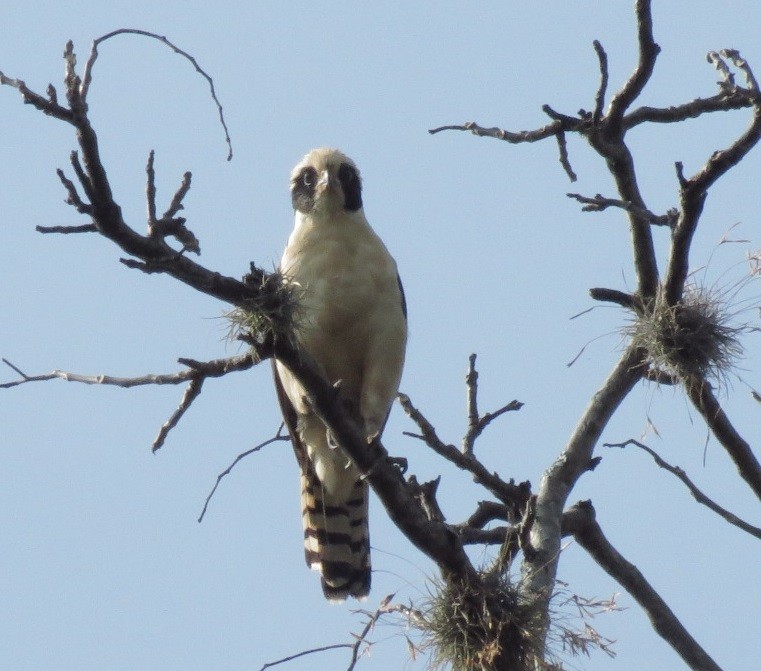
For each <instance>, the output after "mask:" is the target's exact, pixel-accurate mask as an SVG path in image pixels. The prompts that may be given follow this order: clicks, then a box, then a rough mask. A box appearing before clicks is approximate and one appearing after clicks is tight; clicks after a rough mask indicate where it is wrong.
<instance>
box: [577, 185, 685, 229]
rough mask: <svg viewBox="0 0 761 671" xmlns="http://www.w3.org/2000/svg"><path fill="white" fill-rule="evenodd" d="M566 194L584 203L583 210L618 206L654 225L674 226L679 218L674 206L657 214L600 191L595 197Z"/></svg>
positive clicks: (601, 209)
mask: <svg viewBox="0 0 761 671" xmlns="http://www.w3.org/2000/svg"><path fill="white" fill-rule="evenodd" d="M565 195H566V196H568V197H569V198H573V199H574V200H577V201H578V202H580V203H582V204H583V205H584V207H582V208H581V211H582V212H603V211H604V210H606V209H608V208H609V207H618V208H621V209H622V210H626V211H627V212H632V213H633V214H636V215H637V216H639V217H641V218H642V219H646V220H647V221H649V222H650V223H651V224H652V225H653V226H669V227H673V226H674V225H675V224H676V222H677V219H678V218H679V212H678V210H676V209H673V208H672V209H670V210H669V211H668V212H667V213H666V214H655V213H653V212H650V210H648V209H646V208H642V207H637V206H636V205H634V203H631V202H628V201H625V200H620V199H618V198H605V197H604V196H602V195H601V194H599V193H598V194H597V195H595V196H594V197H589V196H582V195H581V194H580V193H567V194H565Z"/></svg>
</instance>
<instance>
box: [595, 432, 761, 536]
mask: <svg viewBox="0 0 761 671" xmlns="http://www.w3.org/2000/svg"><path fill="white" fill-rule="evenodd" d="M627 445H635V446H636V447H639V448H640V449H641V450H644V451H645V452H647V453H648V454H649V455H650V456H651V457H652V458H653V460H654V461H655V463H656V464H658V466H659V467H660V468H663V469H664V470H667V471H668V472H669V473H672V474H673V475H675V476H676V477H677V478H679V479H680V480H681V481H682V482H683V483H684V484H685V485H686V486H687V489H689V490H690V494H692V496H693V497H694V498H695V500H696V501H697V502H698V503H702V504H703V505H704V506H706V507H707V508H709V509H711V510H713V512H715V513H716V514H717V515H719V516H720V517H723V518H724V519H725V520H726V521H727V522H729V523H730V524H733V525H734V526H736V527H738V528H739V529H742V530H743V531H746V532H747V533H749V534H751V536H755V537H756V538H761V529H759V528H758V527H755V526H753V525H752V524H748V523H747V522H746V521H744V520H742V519H741V518H739V517H738V516H737V515H735V514H734V513H731V512H729V511H728V510H727V509H726V508H723V507H722V506H720V505H719V504H718V503H716V502H715V501H713V500H712V499H711V498H709V497H708V496H706V495H705V494H704V493H703V492H702V491H701V490H700V489H698V487H697V486H696V485H695V483H694V482H693V481H692V480H691V479H690V477H689V476H688V475H687V473H685V472H684V470H682V469H681V468H679V467H678V466H672V465H671V464H669V463H668V462H667V461H665V460H664V459H663V458H662V457H661V456H660V455H659V454H658V453H657V452H656V451H655V450H653V449H651V448H649V447H648V446H647V445H645V444H643V443H640V442H639V441H638V440H634V438H629V439H628V440H625V441H624V442H622V443H603V447H620V448H624V447H626V446H627Z"/></svg>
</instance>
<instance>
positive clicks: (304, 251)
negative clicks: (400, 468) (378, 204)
mask: <svg viewBox="0 0 761 671" xmlns="http://www.w3.org/2000/svg"><path fill="white" fill-rule="evenodd" d="M291 196H292V199H293V205H294V209H295V219H296V221H295V227H294V230H293V232H292V233H291V235H290V237H289V239H288V244H287V245H286V248H285V251H284V253H283V257H282V260H281V263H280V271H281V272H282V274H283V276H284V277H285V278H286V281H288V282H294V283H298V285H299V287H300V295H301V310H300V312H299V315H300V318H299V323H298V324H297V338H298V343H299V346H300V347H301V348H303V349H304V350H306V351H307V352H308V353H309V354H310V355H311V356H312V358H313V359H314V360H315V362H316V363H317V365H318V366H319V367H320V369H321V371H322V373H323V374H324V376H325V377H326V379H327V380H328V381H329V382H330V383H331V384H336V383H339V385H340V386H339V395H340V397H341V398H343V399H345V400H346V401H348V402H349V403H351V404H353V405H354V407H356V408H357V409H358V410H359V413H360V415H361V417H362V419H363V421H364V424H365V432H366V434H367V439H368V441H371V440H373V439H374V438H376V437H379V436H380V434H381V432H382V431H383V427H384V425H385V423H386V419H387V417H388V414H389V411H390V409H391V405H392V403H393V401H394V398H395V396H396V393H397V390H398V387H399V380H400V378H401V374H402V367H403V364H404V352H405V345H406V339H407V323H406V307H405V303H404V294H403V291H402V286H401V283H400V282H399V276H398V273H397V269H396V263H395V262H394V259H393V258H392V257H391V255H390V254H389V252H388V250H387V249H386V247H385V245H384V244H383V242H382V241H381V239H380V238H379V237H378V236H377V235H376V233H375V232H374V231H373V229H372V228H371V227H370V225H369V224H368V222H367V219H366V218H365V214H364V210H363V208H362V191H361V181H360V176H359V171H358V170H357V167H356V166H355V165H354V163H353V161H351V159H349V158H348V157H347V156H345V155H344V154H342V153H341V152H340V151H337V150H335V149H315V150H313V151H311V152H309V153H308V154H307V155H306V156H305V157H304V158H303V159H302V160H301V162H300V163H299V164H298V165H297V166H296V167H295V168H294V170H293V172H292V174H291ZM274 370H275V382H276V387H277V390H278V397H279V399H280V404H281V407H282V410H283V416H284V417H285V420H286V424H287V425H288V429H289V432H290V434H291V439H292V441H293V445H294V449H295V451H296V456H297V458H298V461H299V465H300V467H301V504H302V519H303V524H304V548H305V553H306V560H307V564H308V565H309V566H310V567H311V568H313V569H315V570H319V571H320V572H321V577H322V587H323V591H324V593H325V596H326V597H327V598H329V599H331V600H334V601H343V600H344V599H345V598H346V597H347V596H354V597H356V598H359V599H361V598H364V597H366V596H367V594H368V592H369V590H370V537H369V530H368V523H367V503H368V493H369V492H368V486H367V483H366V482H365V481H363V480H362V479H361V478H360V473H359V471H358V469H357V468H356V466H355V465H354V464H353V462H352V461H351V460H350V459H349V458H348V456H347V455H346V454H345V453H344V452H343V450H342V449H341V447H340V445H334V444H333V442H332V440H331V438H330V436H329V435H328V432H327V429H326V427H325V425H324V424H323V423H322V422H321V421H320V419H318V418H317V417H316V416H315V415H314V414H313V413H312V412H311V409H310V408H309V407H308V405H307V404H306V403H305V401H304V398H305V394H304V391H303V389H302V388H301V386H300V385H299V383H298V382H297V381H296V380H295V379H294V378H293V376H292V375H291V374H290V373H289V371H288V370H287V369H286V368H285V367H284V366H282V365H281V364H280V363H276V364H275V367H274Z"/></svg>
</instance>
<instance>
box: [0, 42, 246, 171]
mask: <svg viewBox="0 0 761 671" xmlns="http://www.w3.org/2000/svg"><path fill="white" fill-rule="evenodd" d="M117 35H141V36H143V37H149V38H151V39H154V40H158V41H159V42H161V43H162V44H165V45H166V46H168V47H169V48H170V49H171V50H172V51H174V53H176V54H179V55H180V56H182V57H183V58H184V59H186V60H187V61H189V62H190V63H191V65H192V66H193V67H194V68H195V70H196V72H197V73H198V74H200V75H201V76H202V77H203V78H204V79H205V80H206V81H207V82H208V84H209V92H210V94H211V98H212V100H213V101H214V103H215V104H216V106H217V111H218V113H219V123H220V124H221V126H222V129H223V130H224V132H225V142H226V143H227V150H228V151H227V160H228V161H231V160H232V158H233V145H232V141H231V140H230V132H229V131H228V129H227V123H226V122H225V115H224V112H223V110H222V104H221V103H220V102H219V98H218V97H217V91H216V88H215V87H214V80H213V79H212V78H211V77H210V76H209V75H208V74H207V73H206V71H205V70H204V69H203V68H202V67H201V66H200V65H199V64H198V61H196V59H195V58H194V57H193V56H191V55H190V54H189V53H187V52H186V51H183V50H182V49H180V48H179V47H178V46H176V45H175V44H173V43H172V42H170V41H169V40H168V39H167V38H166V37H165V36H163V35H157V34H156V33H152V32H149V31H147V30H139V29H137V28H119V29H118V30H113V31H111V32H110V33H107V34H106V35H101V36H100V37H98V38H97V39H95V40H94V41H93V43H92V49H91V50H90V57H89V58H88V59H87V63H86V64H85V69H84V77H83V81H82V83H81V85H80V92H79V95H80V96H81V98H82V100H86V99H87V93H88V91H89V88H90V84H91V83H92V69H93V66H94V65H95V61H96V60H97V58H98V47H99V46H100V44H102V43H103V42H105V41H106V40H110V39H111V38H113V37H116V36H117ZM0 83H2V82H0Z"/></svg>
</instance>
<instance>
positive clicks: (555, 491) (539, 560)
mask: <svg viewBox="0 0 761 671" xmlns="http://www.w3.org/2000/svg"><path fill="white" fill-rule="evenodd" d="M642 356H643V355H642V352H640V351H639V350H637V349H636V348H633V347H629V348H628V349H627V351H626V352H625V353H624V354H623V356H622V357H621V360H620V361H619V362H618V364H617V365H616V367H615V368H614V369H613V371H612V372H611V374H610V375H609V377H608V379H607V380H606V381H605V383H604V384H603V386H602V388H601V389H600V390H599V391H598V392H597V393H595V394H594V395H593V396H592V400H591V401H590V404H589V405H588V406H587V409H586V410H585V411H584V413H583V415H582V416H581V418H580V420H579V423H578V424H577V426H576V428H575V429H574V431H573V434H572V435H571V438H570V440H569V442H568V444H567V445H566V447H565V449H564V450H563V452H562V453H561V455H560V456H559V457H558V459H557V460H556V461H555V463H554V464H553V465H552V466H551V467H550V468H549V469H548V470H547V471H545V473H544V475H543V477H542V481H541V484H540V486H539V491H538V494H537V498H536V520H535V522H534V524H533V525H532V528H531V534H530V545H531V547H532V549H533V550H534V551H533V552H532V553H530V554H526V555H524V559H523V562H522V566H521V573H522V581H521V586H522V587H521V589H522V591H523V593H524V598H526V600H527V601H533V602H541V601H544V602H545V603H547V604H548V603H549V599H550V596H551V594H552V592H553V589H554V585H555V576H556V574H557V562H558V557H559V556H560V539H561V536H562V524H563V522H562V520H563V508H564V507H565V503H566V500H567V499H568V496H569V495H570V493H571V490H572V489H573V487H574V485H575V484H576V481H577V480H578V479H579V477H581V475H582V474H583V473H585V472H586V471H587V470H589V468H590V466H591V464H592V457H593V451H594V448H595V445H596V444H597V441H598V440H599V438H600V435H601V433H602V430H603V429H604V428H605V426H606V424H607V423H608V421H609V420H610V418H611V417H612V415H613V413H614V412H615V411H616V409H617V408H618V406H619V405H620V404H621V402H622V401H623V399H624V398H625V397H626V396H627V394H628V393H629V392H630V391H631V389H632V388H633V387H634V385H635V384H636V383H637V381H638V380H639V379H640V378H641V376H642V370H643V367H642ZM542 610H543V612H545V613H546V612H547V609H546V608H544V609H542Z"/></svg>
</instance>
